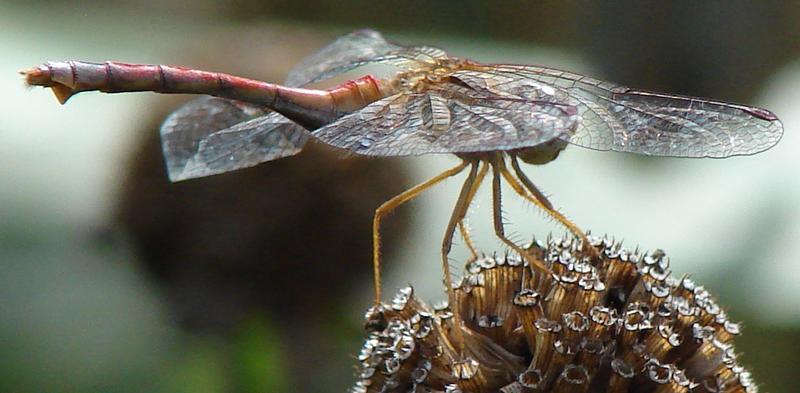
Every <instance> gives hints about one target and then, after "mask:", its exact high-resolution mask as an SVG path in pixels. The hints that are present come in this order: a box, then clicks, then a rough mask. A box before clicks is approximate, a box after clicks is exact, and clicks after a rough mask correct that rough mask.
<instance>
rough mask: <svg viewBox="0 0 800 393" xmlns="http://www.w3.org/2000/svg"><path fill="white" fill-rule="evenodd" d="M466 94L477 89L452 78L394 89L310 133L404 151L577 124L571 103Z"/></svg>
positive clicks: (342, 143)
mask: <svg viewBox="0 0 800 393" xmlns="http://www.w3.org/2000/svg"><path fill="white" fill-rule="evenodd" d="M469 94H477V92H475V91H473V90H471V89H466V88H464V87H462V86H459V85H456V84H452V85H451V86H446V88H444V89H438V90H431V91H428V92H425V93H402V94H396V95H393V96H390V97H386V98H384V99H382V100H379V101H376V102H373V103H372V104H370V105H368V106H366V107H365V108H363V109H362V110H360V111H358V112H355V113H353V114H350V115H347V116H344V117H342V118H341V119H339V120H337V121H336V122H334V123H332V124H330V125H327V126H325V127H322V128H320V129H318V130H316V131H314V132H312V136H314V137H315V138H317V139H319V140H321V141H323V142H325V143H327V144H330V145H332V146H335V147H339V148H342V149H346V150H349V151H351V152H353V153H357V154H363V155H373V156H404V155H419V154H427V153H467V152H480V151H493V150H509V149H515V148H521V147H528V146H535V145H538V144H540V143H543V142H546V141H549V140H552V139H555V138H558V137H560V136H561V135H563V134H566V133H571V131H572V130H573V129H574V127H575V126H576V125H577V116H576V113H577V111H576V110H575V108H574V107H571V106H569V105H561V104H553V103H547V102H534V101H530V100H523V99H516V98H512V97H499V96H475V95H469Z"/></svg>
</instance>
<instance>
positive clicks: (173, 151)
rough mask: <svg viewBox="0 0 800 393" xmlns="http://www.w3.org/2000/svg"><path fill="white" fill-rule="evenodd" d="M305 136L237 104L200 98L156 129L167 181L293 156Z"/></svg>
mask: <svg viewBox="0 0 800 393" xmlns="http://www.w3.org/2000/svg"><path fill="white" fill-rule="evenodd" d="M307 139H308V132H307V131H306V130H305V129H304V128H303V127H301V126H299V125H296V124H294V123H292V122H291V121H290V120H288V119H286V118H285V117H283V116H282V115H280V114H278V113H275V112H268V111H265V110H263V109H261V108H258V107H256V106H253V105H249V104H245V103H242V102H239V101H233V100H226V99H222V98H215V97H201V98H198V99H195V100H192V101H189V102H188V103H187V104H185V105H184V106H182V107H181V108H179V109H178V110H176V111H175V112H173V113H172V114H171V115H170V116H169V117H167V119H166V120H165V121H164V124H163V125H162V126H161V144H162V149H163V152H164V158H165V160H166V163H167V172H168V174H169V178H170V180H171V181H180V180H186V179H192V178H197V177H203V176H210V175H214V174H218V173H224V172H229V171H233V170H236V169H240V168H247V167H251V166H254V165H256V164H259V163H262V162H265V161H270V160H274V159H278V158H281V157H287V156H291V155H294V154H297V153H298V152H300V150H302V147H303V145H304V144H305V142H306V141H307Z"/></svg>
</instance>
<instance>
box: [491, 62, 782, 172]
mask: <svg viewBox="0 0 800 393" xmlns="http://www.w3.org/2000/svg"><path fill="white" fill-rule="evenodd" d="M484 71H485V72H486V73H490V74H492V75H495V76H496V78H505V79H507V80H509V81H521V80H525V79H528V80H531V81H535V82H538V83H542V84H546V85H548V86H551V87H552V89H554V90H555V91H556V92H557V93H556V94H559V95H562V96H568V97H569V99H570V100H571V101H570V103H572V104H574V105H576V106H577V108H578V112H579V115H580V121H579V124H578V128H577V129H576V130H575V133H574V134H573V135H569V136H565V137H564V139H565V140H567V141H568V142H570V143H573V144H575V145H578V146H582V147H587V148H590V149H596V150H615V151H622V152H631V153H638V154H647V155H659V156H674V157H715V158H722V157H729V156H734V155H746V154H754V153H758V152H761V151H764V150H766V149H769V148H770V147H772V146H774V145H775V144H776V143H778V141H779V140H780V138H781V136H782V135H783V125H782V124H781V122H780V121H779V120H778V119H777V117H776V116H775V115H774V114H772V113H771V112H769V111H767V110H765V109H761V108H756V107H749V106H744V105H737V104H730V103H725V102H718V101H709V100H705V99H700V98H692V97H683V96H676V95H667V94H659V93H650V92H645V91H640V90H633V89H629V88H627V87H623V86H619V85H615V84H612V83H609V82H604V81H600V80H596V79H592V78H588V77H585V76H582V75H578V74H573V73H569V72H565V71H560V70H556V69H552V68H546V67H535V66H517V65H492V66H486V67H485V69H484ZM505 83H513V82H505Z"/></svg>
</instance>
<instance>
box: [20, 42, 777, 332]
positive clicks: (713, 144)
mask: <svg viewBox="0 0 800 393" xmlns="http://www.w3.org/2000/svg"><path fill="white" fill-rule="evenodd" d="M376 64H378V65H386V66H389V67H390V68H391V69H392V70H393V72H392V73H390V75H389V76H386V77H381V78H379V77H375V76H372V75H366V76H363V77H359V78H355V79H352V80H348V81H346V82H344V83H341V84H338V85H335V86H333V87H330V88H326V89H318V88H312V87H310V86H311V85H315V84H317V83H321V82H323V81H326V80H329V79H331V78H333V77H335V76H337V75H340V74H343V73H346V72H351V71H357V70H358V69H359V68H361V67H364V66H368V65H376ZM22 74H24V77H25V80H26V82H27V84H28V85H32V86H33V85H36V86H44V87H49V88H51V89H52V90H53V92H54V93H55V95H56V97H57V98H58V100H59V101H60V102H61V103H62V104H63V103H65V102H66V101H67V100H68V99H69V98H70V97H71V96H72V95H74V94H76V93H79V92H84V91H101V92H105V93H120V92H134V91H150V92H156V93H183V94H202V95H204V97H201V98H197V99H195V100H193V101H190V102H189V103H187V104H185V105H184V106H183V107H181V108H179V109H178V110H177V111H175V112H174V113H172V114H171V115H170V116H169V117H168V118H167V119H166V120H165V122H164V123H163V125H162V127H161V138H162V145H163V152H164V157H165V159H166V163H167V171H168V174H169V177H170V179H171V180H172V181H181V180H186V179H191V178H197V177H203V176H209V175H214V174H219V173H224V172H229V171H233V170H236V169H239V168H245V167H250V166H253V165H256V164H259V163H262V162H265V161H270V160H275V159H279V158H282V157H288V156H292V155H295V154H297V153H299V152H300V151H301V150H302V149H303V146H304V145H305V144H306V143H307V142H308V141H309V140H310V139H315V140H317V141H320V142H322V143H324V144H327V145H329V146H332V147H335V148H338V149H343V150H346V151H348V152H352V153H355V154H358V155H367V156H382V157H385V156H412V155H423V154H435V153H442V154H444V153H446V154H454V155H456V156H457V157H458V158H459V159H460V163H459V164H458V165H456V166H455V167H453V168H450V169H448V170H446V171H444V172H442V173H441V174H439V175H437V176H435V177H433V178H431V179H430V180H428V181H425V182H423V183H421V184H419V185H417V186H415V187H412V188H411V189H409V190H407V191H405V192H403V193H402V194H400V195H398V196H396V197H394V198H392V199H390V200H389V201H387V202H385V203H384V204H383V205H381V206H380V207H378V208H377V209H376V212H375V216H374V220H373V245H374V246H373V273H374V274H373V276H374V288H375V303H376V305H379V304H380V301H381V279H380V257H381V253H380V248H381V236H380V227H381V221H382V219H383V218H384V217H385V216H386V215H387V214H388V213H390V212H391V211H392V210H394V209H395V208H397V207H399V206H400V205H402V204H404V203H406V202H408V201H409V200H412V199H414V198H415V197H417V196H418V195H420V194H421V193H422V192H423V191H425V190H427V189H429V188H431V187H433V186H434V185H436V184H438V183H441V182H442V181H444V180H445V179H448V178H451V177H453V176H455V175H457V174H459V173H462V172H464V171H467V172H468V174H467V177H466V180H465V181H464V183H463V185H462V187H461V190H460V192H459V195H458V198H457V200H456V203H455V207H454V209H453V211H452V213H451V216H450V219H449V221H448V223H447V227H446V230H445V235H444V239H443V240H442V244H441V254H442V269H443V271H444V282H445V286H446V289H447V293H448V298H449V300H450V304H451V306H453V307H452V309H453V311H454V312H453V314H454V320H455V324H456V326H460V315H459V313H458V312H457V311H458V306H457V305H455V304H454V299H455V296H454V289H453V288H454V286H453V283H452V281H451V280H452V279H451V275H450V267H449V260H448V255H449V253H450V251H451V248H452V245H453V239H454V236H455V233H456V231H460V233H461V235H462V236H463V237H464V239H465V240H466V244H467V246H468V247H469V248H470V251H471V252H473V254H475V253H476V251H475V250H474V246H473V245H472V243H471V242H470V240H469V234H468V231H467V230H466V228H465V226H464V224H463V221H464V219H465V216H466V214H467V210H468V208H469V206H470V203H471V202H472V200H473V198H474V197H475V194H476V192H477V191H478V188H479V187H480V186H481V184H482V183H483V182H484V180H485V178H486V176H487V175H488V172H489V170H491V173H492V175H491V177H492V181H491V183H492V211H493V213H492V215H493V224H494V225H493V227H494V232H495V235H496V236H497V237H498V238H499V239H500V240H501V241H502V242H503V243H505V244H506V245H507V246H508V247H510V248H511V249H513V250H514V251H516V252H519V253H520V255H522V256H523V257H525V256H526V255H527V252H526V251H525V250H524V249H523V248H522V247H521V246H519V245H517V244H515V243H514V242H513V241H511V240H510V239H509V238H508V237H507V236H506V234H505V231H504V226H503V221H502V217H501V199H502V198H501V181H502V180H505V181H506V183H508V184H509V185H510V186H511V189H513V191H514V192H515V193H516V194H518V195H519V196H521V197H522V198H523V199H525V200H527V201H529V202H531V203H533V204H534V205H536V206H538V207H539V208H541V209H542V210H543V211H545V212H546V213H547V214H549V215H550V216H552V217H553V218H555V220H556V221H558V222H559V223H561V224H563V225H564V226H565V227H566V228H567V229H569V230H570V231H571V232H572V233H574V234H575V235H576V236H577V237H578V238H579V239H580V240H581V241H582V243H583V245H584V247H585V248H586V250H587V251H588V253H587V254H588V255H590V256H592V255H593V254H592V251H593V250H594V249H593V248H592V247H591V245H590V244H589V241H588V239H587V237H586V235H585V234H584V232H583V231H582V230H581V229H580V228H578V227H577V226H576V225H575V224H574V223H572V222H571V221H570V220H568V219H567V218H566V217H565V216H564V215H563V214H562V213H560V212H559V211H558V210H557V209H555V208H554V207H553V204H552V203H550V201H549V200H548V199H547V198H546V197H545V196H544V195H543V194H542V192H541V191H539V190H538V189H537V187H536V186H535V185H534V183H533V182H532V181H531V179H530V178H528V177H527V176H526V175H525V173H524V172H523V170H522V168H521V166H520V161H523V162H525V163H529V164H544V163H547V162H550V161H552V160H553V159H555V158H557V156H558V155H559V153H560V152H561V151H562V150H563V149H564V148H566V147H567V146H568V145H576V146H580V147H584V148H589V149H593V150H601V151H617V152H627V153H636V154H644V155H654V156H670V157H694V158H700V157H711V158H723V157H730V156H736V155H750V154H755V153H759V152H762V151H765V150H767V149H769V148H771V147H772V146H774V145H775V144H776V143H778V141H779V140H780V138H781V136H782V135H783V125H782V124H781V122H780V120H778V118H777V117H776V116H775V115H774V114H773V113H772V112H770V111H768V110H766V109H762V108H758V107H753V106H747V105H739V104H733V103H727V102H722V101H714V100H708V99H703V98H694V97H686V96H679V95H672V94H664V93H656V92H650V91H645V90H639V89H633V88H628V87H625V86H621V85H618V84H614V83H610V82H606V81H602V80H598V79H593V78H590V77H587V76H584V75H580V74H576V73H572V72H568V71H562V70H558V69H555V68H550V67H544V66H535V65H517V64H482V63H478V62H476V61H472V60H469V59H464V58H459V57H455V56H451V55H449V54H447V53H446V52H445V51H444V50H442V49H439V48H436V47H431V46H423V45H402V44H398V43H394V42H391V41H388V40H386V39H385V38H384V37H383V36H382V35H381V34H380V33H378V32H376V31H373V30H358V31H355V32H352V33H350V34H347V35H344V36H342V37H340V38H338V39H336V40H335V41H334V42H333V43H331V44H329V45H328V46H326V47H324V48H323V49H322V50H320V51H319V52H317V53H316V54H314V55H311V56H310V57H308V58H307V59H305V60H303V61H302V62H301V63H300V64H299V65H298V66H296V67H295V68H294V69H293V70H292V71H291V72H290V73H289V74H288V77H287V79H286V81H285V83H284V84H283V85H279V84H273V83H267V82H262V81H257V80H252V79H247V78H242V77H237V76H232V75H228V74H223V73H217V72H208V71H200V70H194V69H189V68H183V67H175V66H167V65H143V64H127V63H119V62H110V61H109V62H104V63H90V62H81V61H62V62H48V63H44V64H42V65H39V66H36V67H34V68H31V69H29V70H26V71H23V72H22ZM595 256H596V255H595ZM526 259H527V258H526ZM529 262H530V264H531V265H532V267H533V268H536V269H540V270H542V271H543V272H545V273H548V272H549V268H548V267H546V266H544V265H542V264H541V262H537V261H536V260H534V259H530V261H529ZM458 330H459V329H456V331H458ZM456 337H458V334H456ZM457 341H459V340H457Z"/></svg>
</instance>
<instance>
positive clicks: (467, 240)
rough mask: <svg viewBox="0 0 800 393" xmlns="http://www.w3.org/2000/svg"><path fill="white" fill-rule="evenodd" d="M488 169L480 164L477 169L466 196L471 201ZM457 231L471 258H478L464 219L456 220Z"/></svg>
mask: <svg viewBox="0 0 800 393" xmlns="http://www.w3.org/2000/svg"><path fill="white" fill-rule="evenodd" d="M488 170H489V166H488V165H486V164H483V165H481V169H480V170H479V171H478V176H477V177H476V178H475V183H474V184H473V185H472V189H470V191H469V196H467V199H468V200H470V201H471V200H473V199H475V194H477V193H478V190H479V189H480V188H481V184H482V183H483V179H484V178H485V177H486V172H488ZM458 231H459V232H461V237H462V238H463V239H464V243H465V244H466V246H467V248H468V249H469V252H470V254H472V259H478V249H477V248H476V247H475V244H474V243H473V242H472V239H471V238H470V236H469V228H468V227H467V225H466V224H465V223H464V219H462V220H461V221H459V222H458Z"/></svg>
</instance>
